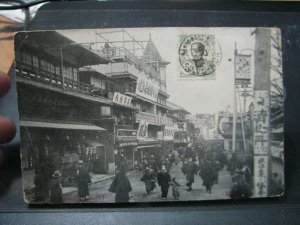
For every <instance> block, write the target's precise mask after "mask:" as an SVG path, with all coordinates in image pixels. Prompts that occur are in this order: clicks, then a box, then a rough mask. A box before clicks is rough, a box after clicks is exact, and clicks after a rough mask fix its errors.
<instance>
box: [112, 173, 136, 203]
mask: <svg viewBox="0 0 300 225" xmlns="http://www.w3.org/2000/svg"><path fill="white" fill-rule="evenodd" d="M108 191H110V192H112V193H115V194H116V195H115V202H129V199H130V198H129V192H131V191H132V187H131V184H130V181H129V179H128V177H127V176H126V173H125V171H124V170H119V171H118V172H117V174H116V176H115V178H114V179H113V182H112V183H111V185H110V187H109V189H108Z"/></svg>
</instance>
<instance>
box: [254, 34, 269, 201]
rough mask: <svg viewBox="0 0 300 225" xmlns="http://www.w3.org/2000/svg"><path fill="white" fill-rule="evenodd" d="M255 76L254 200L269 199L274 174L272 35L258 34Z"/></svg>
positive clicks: (256, 38) (255, 52)
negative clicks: (272, 160) (257, 198)
mask: <svg viewBox="0 0 300 225" xmlns="http://www.w3.org/2000/svg"><path fill="white" fill-rule="evenodd" d="M254 55H255V61H254V64H255V73H254V87H253V88H254V90H253V106H254V116H253V118H252V119H253V148H254V182H253V185H254V197H267V196H268V194H269V183H270V182H269V180H270V172H271V135H270V86H271V79H270V72H271V32H270V30H269V29H267V28H257V29H256V31H255V51H254Z"/></svg>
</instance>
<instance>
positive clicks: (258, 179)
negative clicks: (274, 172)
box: [254, 156, 269, 197]
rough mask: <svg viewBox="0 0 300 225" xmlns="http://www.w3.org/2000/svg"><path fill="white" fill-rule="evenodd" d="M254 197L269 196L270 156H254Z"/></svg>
mask: <svg viewBox="0 0 300 225" xmlns="http://www.w3.org/2000/svg"><path fill="white" fill-rule="evenodd" d="M254 165H255V166H254V196H255V197H267V196H268V167H269V161H268V156H254Z"/></svg>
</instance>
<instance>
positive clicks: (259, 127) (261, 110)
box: [253, 91, 270, 155]
mask: <svg viewBox="0 0 300 225" xmlns="http://www.w3.org/2000/svg"><path fill="white" fill-rule="evenodd" d="M269 120H270V116H269V93H268V91H254V112H253V137H254V140H253V143H254V154H256V155H257V154H258V155H266V154H268V153H269V130H270V127H269V126H270V121H269Z"/></svg>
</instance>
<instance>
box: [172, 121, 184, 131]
mask: <svg viewBox="0 0 300 225" xmlns="http://www.w3.org/2000/svg"><path fill="white" fill-rule="evenodd" d="M174 125H175V130H176V131H186V130H187V125H186V122H177V123H175V124H174Z"/></svg>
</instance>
